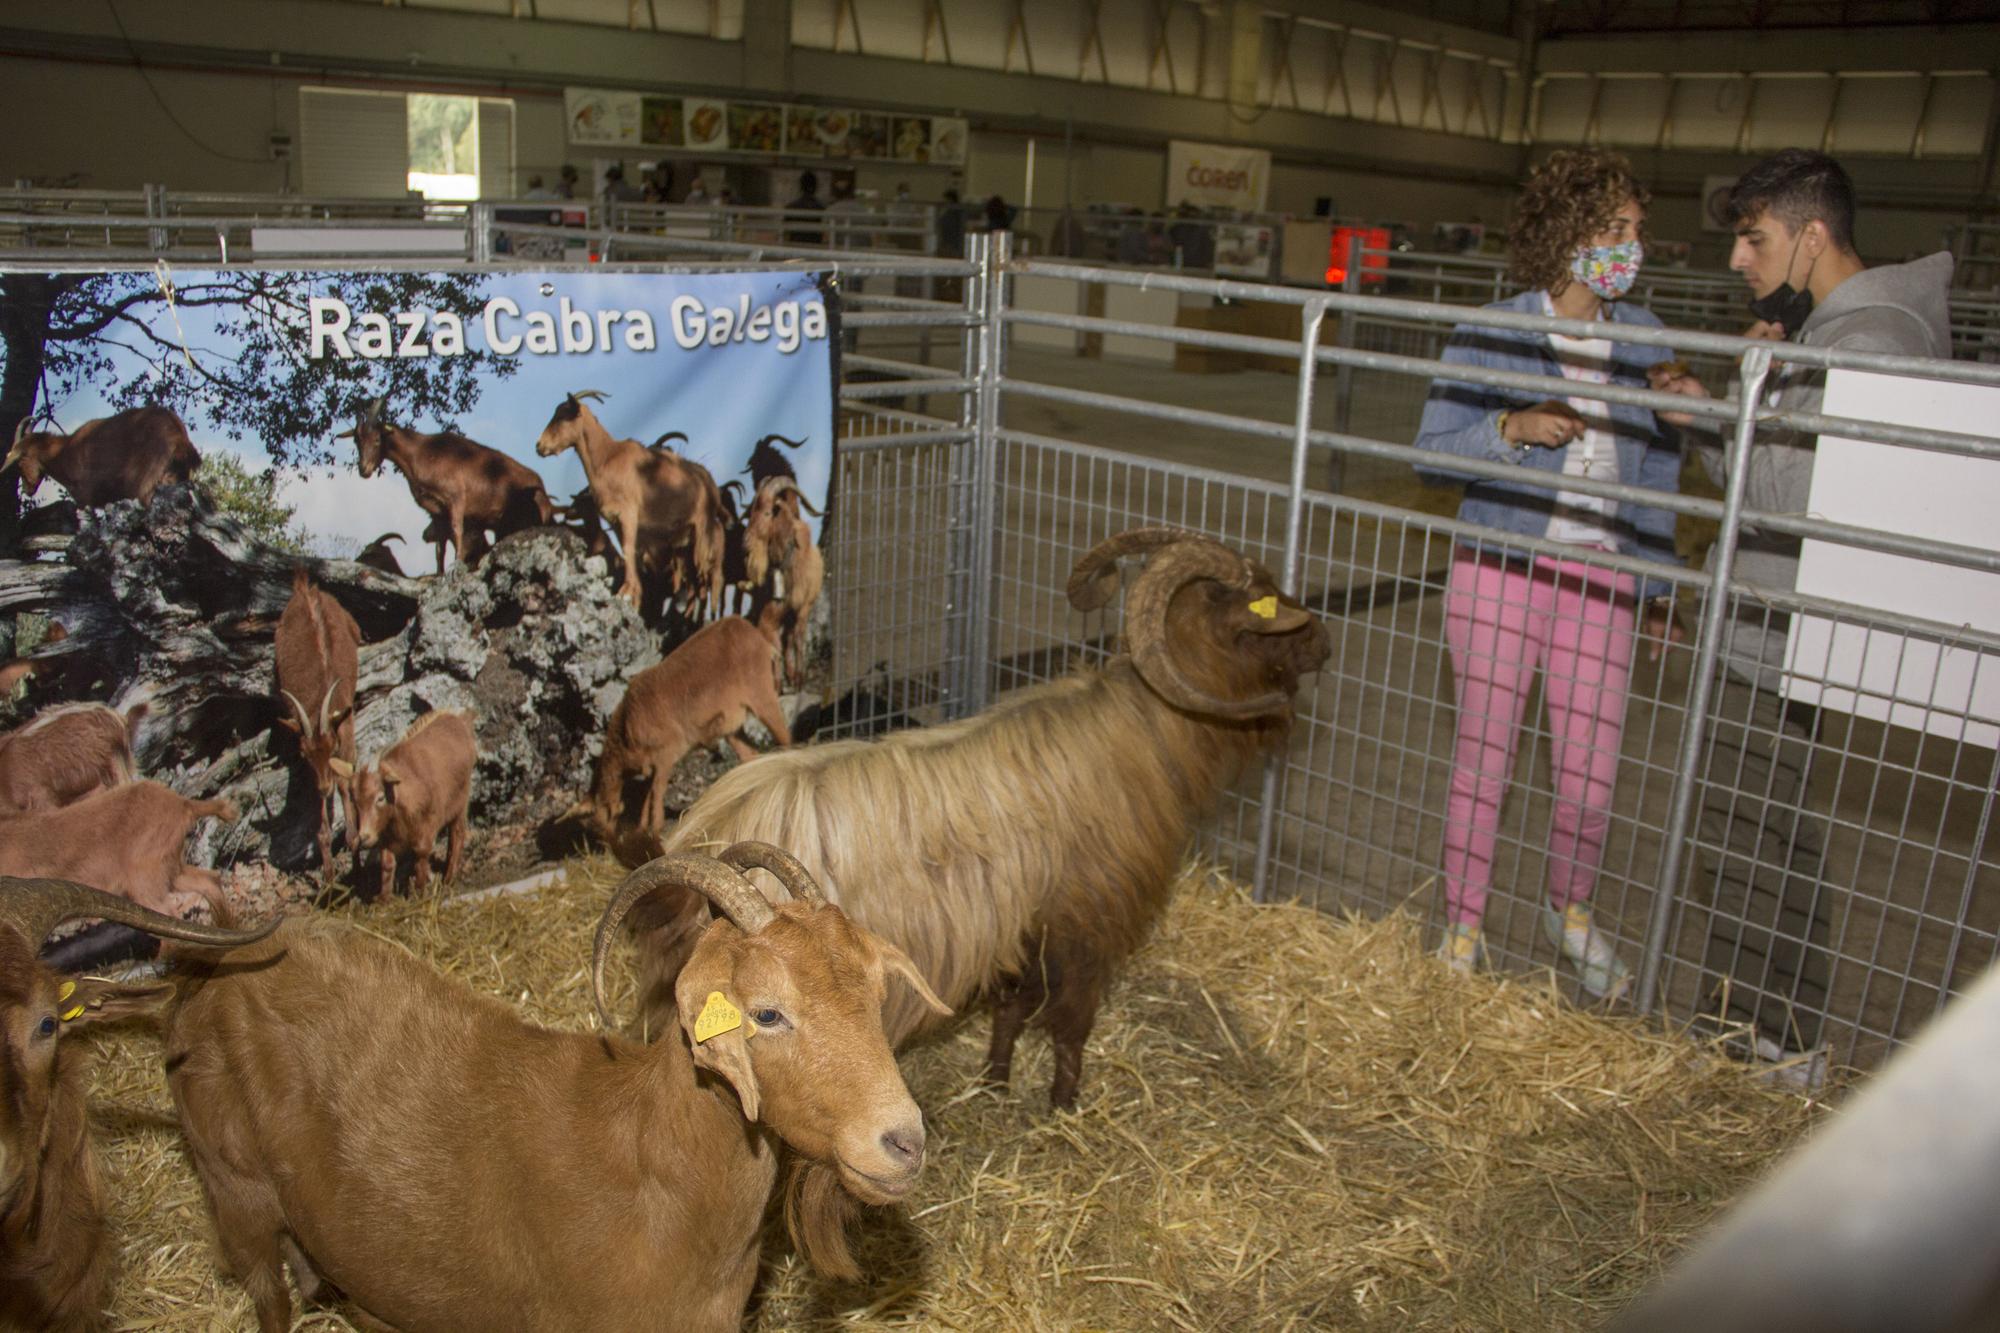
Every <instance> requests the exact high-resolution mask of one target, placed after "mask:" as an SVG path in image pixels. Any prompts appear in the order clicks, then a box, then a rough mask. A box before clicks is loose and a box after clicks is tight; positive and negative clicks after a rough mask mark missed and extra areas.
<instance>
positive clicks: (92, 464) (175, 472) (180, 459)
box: [0, 407, 201, 507]
mask: <svg viewBox="0 0 2000 1333" xmlns="http://www.w3.org/2000/svg"><path fill="white" fill-rule="evenodd" d="M8 463H15V464H19V465H20V468H21V494H23V495H33V494H34V493H35V492H36V491H37V490H40V489H41V485H42V478H43V477H44V476H50V477H54V478H55V479H56V480H57V481H59V482H61V483H62V484H63V488H64V489H65V490H67V491H68V492H69V493H70V495H71V496H72V497H73V498H74V499H75V500H76V502H77V503H78V504H79V505H83V506H86V507H89V506H94V505H108V504H112V503H115V502H116V501H119V500H137V501H138V502H139V503H140V504H146V503H147V502H149V501H150V500H151V499H152V498H153V492H154V491H156V490H158V489H159V488H160V487H161V486H163V485H165V484H166V483H168V482H183V481H186V480H187V479H188V478H189V477H192V476H193V475H194V473H195V469H197V468H199V467H200V466H201V455H200V454H198V453H196V452H195V447H194V441H192V440H190V439H189V438H188V433H187V427H186V426H184V425H182V424H181V419H180V418H179V417H177V416H175V415H174V414H173V413H172V412H170V411H169V410H167V409H166V408H164V407H134V408H129V409H127V410H126V411H123V412H119V413H116V414H114V415H112V416H108V417H99V418H97V419H96V420H95V421H86V422H84V423H83V425H81V426H79V427H78V428H77V429H75V430H73V431H71V432H70V433H69V434H67V435H64V434H62V433H60V432H57V431H31V430H29V429H28V423H27V422H26V421H23V422H22V423H21V425H20V427H19V429H17V430H16V431H15V432H14V447H13V448H12V449H11V450H10V451H9V452H8V454H7V459H6V462H5V463H0V468H4V467H6V466H7V464H8Z"/></svg>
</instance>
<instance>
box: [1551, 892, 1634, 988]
mask: <svg viewBox="0 0 2000 1333" xmlns="http://www.w3.org/2000/svg"><path fill="white" fill-rule="evenodd" d="M1542 930H1543V932H1544V933H1545V934H1547V935H1548V937H1549V942H1550V943H1551V944H1553V945H1555V946H1556V948H1557V949H1559V950H1561V952H1562V956H1563V957H1564V958H1565V959H1567V960H1568V961H1569V964H1570V966H1572V967H1574V968H1575V969H1576V975H1577V980H1578V981H1580V982H1582V983H1583V988H1584V989H1585V990H1586V991H1588V992H1590V994H1592V995H1594V996H1596V997H1597V998H1598V999H1600V1000H1615V999H1617V998H1618V997H1619V996H1620V995H1623V994H1624V993H1625V988H1626V987H1627V986H1630V985H1631V984H1632V971H1631V969H1630V968H1628V967H1626V966H1625V962H1624V960H1623V959H1621V958H1619V956H1618V951H1617V950H1616V949H1614V948H1612V947H1611V941H1610V940H1609V939H1608V938H1606V937H1605V935H1604V932H1602V931H1600V930H1599V929H1598V928H1597V927H1596V926H1595V925H1593V924H1592V923H1591V914H1590V904H1589V903H1571V904H1570V905H1569V906H1568V907H1566V908H1564V909H1563V910H1562V911H1560V912H1558V911H1556V909H1555V908H1553V907H1544V908H1543V909H1542Z"/></svg>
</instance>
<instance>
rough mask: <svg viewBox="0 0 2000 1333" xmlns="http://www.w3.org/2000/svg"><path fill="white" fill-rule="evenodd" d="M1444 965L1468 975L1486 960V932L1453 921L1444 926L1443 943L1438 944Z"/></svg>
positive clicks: (1461, 974)
mask: <svg viewBox="0 0 2000 1333" xmlns="http://www.w3.org/2000/svg"><path fill="white" fill-rule="evenodd" d="M1438 957H1440V958H1442V959H1444V965H1445V966H1446V967H1448V968H1450V969H1451V970H1452V971H1454V972H1456V973H1458V974H1459V975H1460V976H1462V977H1469V976H1471V975H1472V974H1473V973H1474V972H1475V971H1477V970H1478V968H1479V965H1480V964H1481V963H1483V962H1485V961H1486V933H1485V932H1484V931H1482V930H1481V929H1480V928H1479V927H1478V926H1474V925H1468V924H1467V923H1465V922H1463V921H1455V922H1453V923H1452V924H1451V925H1448V926H1446V927H1445V928H1444V943H1443V944H1441V945H1439V946H1438Z"/></svg>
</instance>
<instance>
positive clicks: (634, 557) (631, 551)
mask: <svg viewBox="0 0 2000 1333" xmlns="http://www.w3.org/2000/svg"><path fill="white" fill-rule="evenodd" d="M618 545H619V547H620V549H621V550H622V551H623V552H624V555H625V582H624V583H622V584H620V585H619V588H618V595H619V596H620V597H623V598H624V599H625V600H626V601H628V602H630V603H632V604H633V605H634V606H637V605H638V604H639V599H640V596H641V594H640V590H639V516H638V515H637V514H631V513H626V514H620V515H618Z"/></svg>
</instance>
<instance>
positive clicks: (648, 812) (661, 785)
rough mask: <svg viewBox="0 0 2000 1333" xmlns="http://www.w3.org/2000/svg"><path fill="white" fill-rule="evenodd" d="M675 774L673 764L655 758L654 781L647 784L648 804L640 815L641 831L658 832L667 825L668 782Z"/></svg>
mask: <svg viewBox="0 0 2000 1333" xmlns="http://www.w3.org/2000/svg"><path fill="white" fill-rule="evenodd" d="M673 775H674V766H673V765H672V764H663V763H661V762H659V759H658V758H655V759H654V761H653V777H652V781H651V782H649V783H648V784H647V786H646V806H645V809H644V810H643V811H641V812H640V815H639V831H640V832H641V833H658V832H659V831H660V830H661V829H663V828H665V827H666V826H667V782H668V781H669V780H670V779H671V778H672V777H673Z"/></svg>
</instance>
